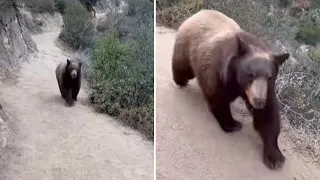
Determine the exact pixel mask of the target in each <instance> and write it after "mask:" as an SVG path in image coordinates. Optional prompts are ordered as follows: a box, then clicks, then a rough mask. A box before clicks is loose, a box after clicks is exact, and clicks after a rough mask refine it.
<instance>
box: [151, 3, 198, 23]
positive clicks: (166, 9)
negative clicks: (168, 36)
mask: <svg viewBox="0 0 320 180" xmlns="http://www.w3.org/2000/svg"><path fill="white" fill-rule="evenodd" d="M156 3H157V22H159V23H160V24H163V25H166V26H169V27H172V28H177V27H178V26H179V25H180V24H181V23H182V22H183V21H184V20H185V19H186V18H188V17H189V16H191V15H192V14H194V13H196V12H198V11H199V10H201V9H202V7H203V1H202V0H173V1H171V0H157V1H156Z"/></svg>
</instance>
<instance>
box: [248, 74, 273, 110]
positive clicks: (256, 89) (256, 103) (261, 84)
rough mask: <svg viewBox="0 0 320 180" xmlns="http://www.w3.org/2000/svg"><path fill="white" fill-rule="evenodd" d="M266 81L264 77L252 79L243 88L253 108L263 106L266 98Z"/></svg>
mask: <svg viewBox="0 0 320 180" xmlns="http://www.w3.org/2000/svg"><path fill="white" fill-rule="evenodd" d="M267 90H268V83H267V80H265V79H264V78H258V79H255V80H254V81H252V83H251V84H249V85H248V86H247V88H246V90H245V93H246V96H247V98H248V100H249V103H250V105H251V106H252V107H253V108H254V109H262V108H264V106H265V104H266V100H267Z"/></svg>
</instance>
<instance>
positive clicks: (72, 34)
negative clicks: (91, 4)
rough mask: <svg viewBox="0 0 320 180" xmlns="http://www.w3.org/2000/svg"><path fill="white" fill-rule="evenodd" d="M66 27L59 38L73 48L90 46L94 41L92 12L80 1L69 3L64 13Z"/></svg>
mask: <svg viewBox="0 0 320 180" xmlns="http://www.w3.org/2000/svg"><path fill="white" fill-rule="evenodd" d="M63 23H64V28H63V30H62V31H61V33H60V35H59V38H60V39H61V40H62V41H63V42H65V43H66V44H67V45H68V46H70V47H71V48H73V49H84V48H86V47H90V46H91V45H92V43H93V42H92V41H93V35H94V31H93V24H92V22H91V20H90V14H89V13H88V12H87V10H86V9H85V8H84V7H83V6H82V5H81V4H80V3H79V2H78V1H74V3H68V4H67V6H66V9H65V14H64V15H63Z"/></svg>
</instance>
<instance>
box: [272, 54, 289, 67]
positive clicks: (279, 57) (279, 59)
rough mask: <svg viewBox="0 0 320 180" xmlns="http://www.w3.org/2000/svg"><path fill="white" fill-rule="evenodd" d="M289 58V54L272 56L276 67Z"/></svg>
mask: <svg viewBox="0 0 320 180" xmlns="http://www.w3.org/2000/svg"><path fill="white" fill-rule="evenodd" d="M289 56H290V53H280V54H274V55H273V57H274V59H275V61H276V63H277V65H278V66H281V65H282V64H283V63H284V62H285V61H286V60H287V59H288V58H289Z"/></svg>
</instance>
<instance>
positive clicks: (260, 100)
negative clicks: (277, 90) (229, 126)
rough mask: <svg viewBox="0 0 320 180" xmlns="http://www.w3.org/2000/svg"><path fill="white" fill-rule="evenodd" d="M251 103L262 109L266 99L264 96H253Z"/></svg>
mask: <svg viewBox="0 0 320 180" xmlns="http://www.w3.org/2000/svg"><path fill="white" fill-rule="evenodd" d="M253 104H254V105H252V106H253V107H254V108H256V109H262V108H263V107H264V105H265V104H266V99H265V98H254V99H253Z"/></svg>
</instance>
